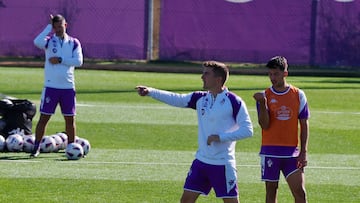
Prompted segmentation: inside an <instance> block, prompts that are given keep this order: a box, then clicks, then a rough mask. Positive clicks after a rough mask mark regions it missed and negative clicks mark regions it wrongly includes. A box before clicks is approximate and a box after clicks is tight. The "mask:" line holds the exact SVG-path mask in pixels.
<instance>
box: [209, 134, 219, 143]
mask: <svg viewBox="0 0 360 203" xmlns="http://www.w3.org/2000/svg"><path fill="white" fill-rule="evenodd" d="M212 142H220V137H219V135H210V136H209V137H208V139H207V145H211V143H212Z"/></svg>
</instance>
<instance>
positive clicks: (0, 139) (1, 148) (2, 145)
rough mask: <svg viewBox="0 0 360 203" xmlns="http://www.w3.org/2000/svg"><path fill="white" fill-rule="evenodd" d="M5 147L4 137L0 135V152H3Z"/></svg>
mask: <svg viewBox="0 0 360 203" xmlns="http://www.w3.org/2000/svg"><path fill="white" fill-rule="evenodd" d="M5 146H6V142H5V138H4V136H2V135H0V152H3V151H4V149H5Z"/></svg>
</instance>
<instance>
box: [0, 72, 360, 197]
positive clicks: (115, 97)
mask: <svg viewBox="0 0 360 203" xmlns="http://www.w3.org/2000/svg"><path fill="white" fill-rule="evenodd" d="M0 71H1V77H0V93H3V94H6V95H10V96H13V97H17V98H27V99H30V100H32V101H34V102H35V103H36V104H37V105H38V104H39V98H40V94H41V89H42V82H43V70H42V69H37V68H8V67H7V68H5V67H1V68H0ZM290 74H291V72H290ZM75 75H76V87H77V102H78V106H77V114H78V115H77V133H78V136H79V137H84V138H87V139H88V140H89V141H90V143H91V146H92V149H91V151H90V153H89V154H88V156H87V157H86V158H84V159H81V160H79V161H67V160H66V159H65V156H64V153H63V152H59V153H49V154H41V155H40V157H39V158H37V159H28V156H29V155H28V154H26V153H0V171H1V174H0V186H1V187H0V188H1V190H0V202H30V203H31V202H124V203H127V202H128V203H133V202H134V203H166V202H168V203H173V202H179V198H180V196H181V194H182V186H183V181H184V179H185V177H186V173H187V170H188V168H189V166H190V164H191V161H192V160H193V156H194V152H195V150H196V148H197V143H196V142H197V135H196V133H197V125H196V115H195V112H194V111H193V110H190V109H180V108H175V107H170V106H167V105H165V104H162V103H159V102H157V101H154V100H152V99H150V98H147V97H140V96H138V95H137V93H136V92H135V90H134V87H135V86H136V85H139V84H143V85H148V86H153V87H157V88H161V89H167V90H171V91H176V92H184V93H185V92H189V91H193V90H199V89H200V88H201V86H202V82H201V79H200V75H198V74H170V73H145V72H122V71H95V70H81V69H78V70H76V74H75ZM288 82H289V83H291V84H293V85H296V86H298V87H300V88H302V89H303V90H304V91H305V93H306V95H307V98H308V101H309V105H310V110H311V119H310V142H309V166H308V167H307V168H306V173H305V174H306V188H307V192H308V198H309V202H317V203H318V202H344V203H348V202H360V162H359V159H360V136H359V135H360V126H359V123H360V96H359V95H360V78H340V77H295V76H289V77H288ZM269 85H270V84H269V80H268V78H267V76H248V75H231V76H230V79H229V81H228V84H227V86H228V88H229V89H230V90H231V91H234V92H235V93H237V94H238V95H240V96H241V97H242V98H243V100H244V101H245V102H246V104H247V107H248V109H249V112H250V116H251V119H252V121H253V124H254V137H252V138H249V139H246V140H242V141H239V142H238V143H237V148H236V151H237V165H238V177H239V190H240V200H241V202H245V203H247V202H249V203H254V202H264V198H265V192H264V183H263V182H261V181H260V169H259V157H258V150H259V145H260V139H261V135H260V128H259V126H258V124H257V121H256V119H257V118H256V111H255V103H254V101H253V99H252V95H253V93H254V92H256V91H259V90H263V89H264V88H266V87H268V86H269ZM38 116H39V115H38V113H37V115H36V117H35V118H34V125H36V122H37V120H38ZM63 129H64V121H63V118H62V116H61V115H60V112H59V111H57V113H56V115H54V116H53V117H52V118H51V121H50V123H49V125H48V129H47V133H46V134H52V133H55V132H58V131H63ZM198 202H200V203H205V202H206V203H208V202H222V201H221V200H220V199H216V198H215V195H214V193H213V192H211V193H210V195H209V196H208V197H205V196H201V197H200V198H199V201H198ZM279 202H293V200H292V196H291V194H290V191H289V189H288V186H287V185H286V182H285V181H284V178H283V177H281V181H280V188H279Z"/></svg>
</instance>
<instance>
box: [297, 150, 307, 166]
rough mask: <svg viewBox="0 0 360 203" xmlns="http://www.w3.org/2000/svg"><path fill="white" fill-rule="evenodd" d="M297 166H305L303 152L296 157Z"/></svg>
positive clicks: (305, 159) (305, 161)
mask: <svg viewBox="0 0 360 203" xmlns="http://www.w3.org/2000/svg"><path fill="white" fill-rule="evenodd" d="M297 162H298V163H297V167H298V168H304V167H305V166H307V158H306V154H305V153H300V154H299V157H298V158H297Z"/></svg>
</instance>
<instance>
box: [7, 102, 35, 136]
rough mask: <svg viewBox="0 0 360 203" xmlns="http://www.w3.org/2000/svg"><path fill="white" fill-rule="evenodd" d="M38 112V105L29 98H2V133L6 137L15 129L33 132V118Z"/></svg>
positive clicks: (27, 133)
mask: <svg viewBox="0 0 360 203" xmlns="http://www.w3.org/2000/svg"><path fill="white" fill-rule="evenodd" d="M35 114H36V106H35V104H34V103H32V102H31V101H29V100H27V99H2V100H0V115H1V116H2V118H1V121H2V123H3V126H2V128H0V133H1V134H2V135H3V136H4V137H5V138H6V137H7V136H9V135H10V134H13V133H12V132H14V131H23V133H24V134H25V135H31V134H32V119H33V117H34V116H35Z"/></svg>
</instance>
